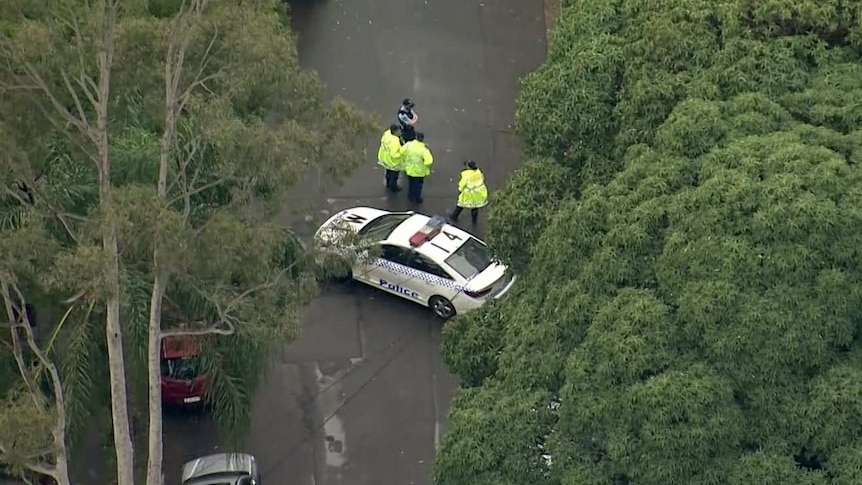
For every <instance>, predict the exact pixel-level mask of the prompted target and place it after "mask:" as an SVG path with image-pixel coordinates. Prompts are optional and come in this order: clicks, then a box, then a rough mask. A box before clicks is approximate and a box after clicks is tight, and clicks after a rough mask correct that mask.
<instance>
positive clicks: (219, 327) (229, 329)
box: [162, 321, 236, 337]
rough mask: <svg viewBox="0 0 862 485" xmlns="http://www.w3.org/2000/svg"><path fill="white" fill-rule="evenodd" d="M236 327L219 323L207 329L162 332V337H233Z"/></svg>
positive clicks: (182, 329)
mask: <svg viewBox="0 0 862 485" xmlns="http://www.w3.org/2000/svg"><path fill="white" fill-rule="evenodd" d="M225 327H226V328H225ZM235 332H236V327H235V326H234V324H233V323H231V322H229V321H219V322H216V323H214V324H212V325H210V326H208V327H205V328H195V329H185V328H173V329H170V330H162V337H167V336H172V337H177V336H200V335H233V334H234V333H235Z"/></svg>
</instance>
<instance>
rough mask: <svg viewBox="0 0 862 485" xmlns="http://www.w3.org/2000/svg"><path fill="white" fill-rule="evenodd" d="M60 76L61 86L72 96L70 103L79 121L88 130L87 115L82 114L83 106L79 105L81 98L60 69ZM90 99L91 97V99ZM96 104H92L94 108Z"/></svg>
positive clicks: (64, 72)
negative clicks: (73, 104)
mask: <svg viewBox="0 0 862 485" xmlns="http://www.w3.org/2000/svg"><path fill="white" fill-rule="evenodd" d="M60 75H61V76H62V77H63V84H65V85H66V90H67V91H69V94H70V95H71V96H72V101H73V102H74V103H75V109H76V110H78V119H80V120H81V123H82V124H83V125H84V127H85V128H86V129H87V131H89V130H90V122H89V120H88V119H87V114H86V113H84V105H83V104H81V98H79V97H78V91H77V90H76V89H75V87H74V86H72V81H70V80H69V76H68V75H67V74H66V71H65V70H63V69H61V70H60ZM91 99H92V97H91ZM95 105H96V103H95V102H94V103H93V106H95Z"/></svg>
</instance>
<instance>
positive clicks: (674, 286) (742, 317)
mask: <svg viewBox="0 0 862 485" xmlns="http://www.w3.org/2000/svg"><path fill="white" fill-rule="evenodd" d="M860 18H862V10H860V8H859V6H858V5H855V4H854V5H852V6H851V5H848V4H845V3H841V2H837V1H836V2H826V3H825V4H824V3H822V2H821V3H817V4H816V5H815V4H814V3H813V2H790V3H789V2H782V1H775V2H761V3H758V4H757V5H752V4H750V3H748V2H729V3H727V2H725V3H724V4H721V5H718V4H715V3H710V2H704V1H700V0H678V1H674V2H628V1H616V2H605V3H601V2H599V3H596V2H583V1H577V0H575V1H569V2H564V8H563V14H562V18H561V21H560V22H559V23H558V24H557V27H556V30H555V33H554V36H553V40H552V43H551V45H550V46H549V55H548V60H547V61H546V63H545V65H543V66H542V67H541V68H540V69H539V70H537V71H536V72H535V73H533V74H531V75H530V76H528V78H527V79H526V80H525V82H524V88H523V91H522V93H521V97H520V99H519V110H518V118H517V120H516V121H517V126H518V128H519V130H520V133H521V135H522V136H524V137H525V147H526V153H527V155H528V156H530V157H542V159H543V161H542V165H543V166H546V167H548V166H549V167H550V168H548V173H555V172H560V171H561V170H562V172H560V173H562V174H563V175H562V179H561V180H562V184H563V185H564V186H565V187H566V191H562V190H560V189H559V188H557V189H554V190H557V191H558V192H557V193H558V194H559V196H557V197H548V198H547V199H545V200H544V201H543V202H541V203H540V205H538V206H537V205H536V204H535V203H534V202H533V201H534V200H536V199H535V198H534V194H535V190H534V188H533V187H527V186H526V185H525V184H524V183H523V181H522V179H521V178H520V177H522V176H523V174H521V175H517V174H516V176H515V177H514V178H513V182H512V183H510V184H509V185H508V187H507V188H506V189H505V190H504V191H503V193H502V194H501V195H500V196H499V198H500V199H502V200H500V201H499V202H498V204H497V205H499V206H500V208H499V209H498V208H497V207H496V206H492V208H491V211H492V214H491V215H490V216H489V220H490V221H493V224H492V227H491V229H490V233H491V234H490V236H489V240H491V241H493V242H494V243H495V244H496V246H495V250H496V251H497V253H498V254H501V255H504V256H505V257H508V258H513V259H515V260H516V265H515V267H516V268H519V271H520V273H521V277H520V281H519V283H518V285H517V288H515V289H514V291H513V292H511V293H510V295H509V296H508V298H506V299H504V300H503V301H500V302H498V303H496V304H495V305H492V306H490V307H488V308H486V309H483V310H482V311H480V312H478V313H476V314H471V315H467V316H464V317H459V318H458V319H456V320H455V321H453V322H451V323H450V324H449V325H448V326H447V328H446V329H445V330H444V341H443V355H444V358H445V360H446V362H447V363H448V365H449V366H450V368H451V369H452V370H453V371H455V372H456V373H457V374H458V375H459V377H460V378H461V380H462V384H463V385H465V386H466V388H465V389H464V390H462V391H461V393H462V394H463V395H462V396H460V397H458V398H457V399H456V401H455V406H454V409H453V411H452V426H451V431H450V432H449V433H448V434H447V435H446V436H445V437H444V439H443V442H442V444H441V447H440V450H439V452H438V457H437V460H436V461H435V482H436V483H437V484H438V485H459V484H467V483H484V482H485V481H489V483H490V481H494V482H495V483H546V484H554V485H563V484H572V485H574V484H578V485H581V484H597V485H598V484H608V483H611V484H614V485H623V484H629V483H637V484H642V485H650V484H704V485H706V484H719V483H739V484H742V483H798V484H826V483H834V484H843V483H852V482H853V481H854V480H858V477H859V476H860V475H859V470H860V468H859V463H860V457H862V455H860V441H859V436H860V434H859V430H860V416H862V414H860V410H859V409H858V408H859V406H858V393H859V391H860V387H859V375H858V374H859V372H860V368H862V361H860V355H862V354H860V351H862V344H860V339H862V334H860V331H859V325H858V322H859V321H860V317H862V305H860V301H862V300H860V296H862V295H860V283H862V271H860V270H862V267H860V265H859V261H860V258H859V249H858V248H859V247H860V242H862V198H860V196H862V169H861V168H860V165H859V163H858V160H859V158H858V157H859V154H860V153H862V152H860V148H862V137H860V134H862V124H860V121H862V117H860V116H862V115H860V113H862V112H859V110H858V106H859V103H860V100H862V82H860V79H862V77H860V75H862V67H860V66H862V64H860V57H859V56H860V54H862V29H860V27H859V23H858V20H859V19H860ZM573 85H574V86H577V89H571V86H573ZM561 120H564V121H561ZM529 166H530V165H529V163H528V167H529ZM530 170H532V168H528V169H527V172H525V173H528V172H529V171H530ZM534 178H535V177H534ZM522 188H523V189H522ZM524 189H528V190H524ZM518 207H525V208H526V210H525V211H524V212H522V215H523V216H528V215H533V214H539V213H549V214H550V215H547V216H544V217H543V218H541V219H533V220H538V221H539V226H538V227H535V228H531V229H530V230H531V232H534V233H536V234H537V236H535V237H533V238H529V239H523V240H524V241H528V242H529V243H530V245H529V247H527V248H524V249H521V248H519V247H518V243H519V241H518V240H517V239H516V238H510V237H509V236H508V230H509V228H510V227H511V226H512V225H513V224H512V221H516V220H517V219H518V215H519V213H518V209H517V208H518ZM496 211H499V213H495V212H496ZM518 258H521V259H518ZM524 261H526V262H527V264H526V265H523V262H524ZM480 348H481V350H478V349H480ZM494 396H498V397H497V398H495V397H494ZM499 396H506V397H508V399H501V398H500V397H499ZM537 399H539V400H538V401H537ZM488 402H494V406H495V407H494V409H495V415H496V416H499V417H500V419H501V420H505V419H506V418H504V417H505V416H511V415H517V414H518V413H519V412H523V410H525V409H534V408H535V409H540V408H542V407H543V405H547V407H548V409H550V410H551V411H550V413H549V414H550V416H549V417H548V419H547V420H531V419H521V420H520V421H519V424H518V427H517V428H516V427H514V426H513V425H511V424H509V423H508V422H506V423H501V424H491V425H488V421H487V418H486V417H485V416H486V415H485V414H483V411H484V410H486V409H488V404H487V403H488ZM513 422H514V420H513ZM524 428H528V429H524ZM489 443H493V444H494V445H493V447H491V446H490V445H489ZM534 443H538V444H537V445H535V446H533V447H532V448H531V449H532V461H530V460H529V458H527V457H524V458H521V459H523V460H526V462H530V463H531V464H532V465H530V466H527V465H521V466H518V467H507V466H505V465H504V463H505V462H506V460H507V457H511V456H523V455H520V454H519V453H525V451H524V450H527V449H528V447H529V446H530V445H531V444H534ZM495 449H505V450H510V451H507V452H505V453H498V454H494V455H490V454H489V453H490V451H489V450H495ZM514 450H521V451H519V452H516V451H514ZM543 455H546V456H549V457H550V458H549V459H548V460H545V459H544V458H543ZM537 464H538V465H539V466H542V467H544V470H545V472H546V473H544V474H537V473H536V471H535V466H536V465H537Z"/></svg>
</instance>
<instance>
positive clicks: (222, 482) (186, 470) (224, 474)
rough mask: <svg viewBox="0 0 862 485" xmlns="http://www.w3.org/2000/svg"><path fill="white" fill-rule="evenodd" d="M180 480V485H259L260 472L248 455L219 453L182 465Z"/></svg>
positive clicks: (251, 457) (252, 458)
mask: <svg viewBox="0 0 862 485" xmlns="http://www.w3.org/2000/svg"><path fill="white" fill-rule="evenodd" d="M182 480H183V482H182V485H260V472H259V471H258V469H257V462H255V460H254V457H253V456H251V455H249V454H246V453H221V454H218V455H209V456H203V457H201V458H197V459H195V460H192V461H190V462H188V463H186V464H185V465H183V478H182Z"/></svg>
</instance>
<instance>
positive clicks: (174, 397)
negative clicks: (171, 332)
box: [161, 336, 207, 406]
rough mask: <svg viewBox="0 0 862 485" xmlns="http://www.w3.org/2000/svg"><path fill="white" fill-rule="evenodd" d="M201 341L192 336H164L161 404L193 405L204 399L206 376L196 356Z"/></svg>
mask: <svg viewBox="0 0 862 485" xmlns="http://www.w3.org/2000/svg"><path fill="white" fill-rule="evenodd" d="M200 348H201V341H200V339H196V338H194V337H191V336H167V337H164V338H162V352H161V354H162V355H161V358H162V362H161V364H162V404H164V405H168V406H171V405H180V406H182V405H186V406H187V405H194V404H200V403H202V402H203V400H204V395H205V393H206V387H207V376H206V375H205V374H203V373H202V370H201V368H200V367H201V366H200V363H199V361H198V359H197V356H198V354H199V353H200Z"/></svg>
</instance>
